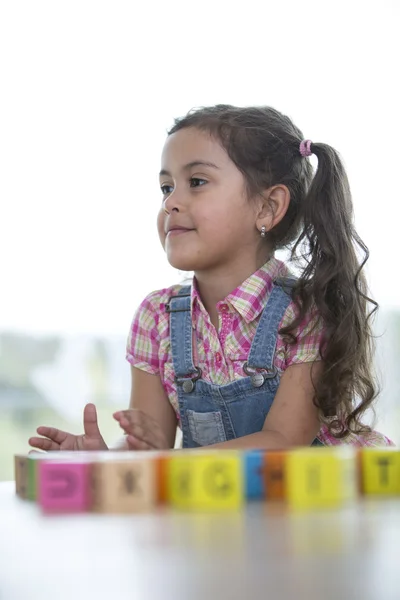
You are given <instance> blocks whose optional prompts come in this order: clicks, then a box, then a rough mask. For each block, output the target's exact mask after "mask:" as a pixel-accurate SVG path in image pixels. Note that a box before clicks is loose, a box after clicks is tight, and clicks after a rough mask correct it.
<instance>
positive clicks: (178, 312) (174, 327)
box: [166, 285, 197, 378]
mask: <svg viewBox="0 0 400 600" xmlns="http://www.w3.org/2000/svg"><path fill="white" fill-rule="evenodd" d="M190 300H191V286H190V285H187V286H184V287H182V288H181V289H180V290H179V292H178V294H177V295H176V296H171V297H170V299H169V303H168V304H167V305H166V311H167V312H168V313H170V339H171V351H172V362H173V364H174V371H175V377H178V378H179V377H187V376H188V375H193V374H194V373H197V369H196V367H195V366H194V364H193V350H192V332H193V328H192V313H191V308H190Z"/></svg>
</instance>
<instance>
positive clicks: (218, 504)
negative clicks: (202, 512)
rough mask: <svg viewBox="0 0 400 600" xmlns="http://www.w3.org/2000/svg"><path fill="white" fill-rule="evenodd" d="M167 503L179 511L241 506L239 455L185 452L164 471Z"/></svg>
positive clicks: (241, 478) (224, 508)
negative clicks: (165, 473)
mask: <svg viewBox="0 0 400 600" xmlns="http://www.w3.org/2000/svg"><path fill="white" fill-rule="evenodd" d="M167 488H168V500H169V502H170V504H172V506H175V507H176V508H180V509H188V510H190V509H194V510H199V509H223V510H226V509H236V508H239V507H240V506H241V505H242V503H243V497H244V477H243V458H242V456H241V455H240V454H239V453H236V452H231V451H227V450H224V451H219V452H215V453H214V452H212V453H211V452H210V453H208V452H207V453H206V452H205V451H201V452H198V453H196V452H194V453H191V452H189V451H186V452H184V453H182V454H179V453H177V456H175V457H172V458H171V460H170V461H168V467H167Z"/></svg>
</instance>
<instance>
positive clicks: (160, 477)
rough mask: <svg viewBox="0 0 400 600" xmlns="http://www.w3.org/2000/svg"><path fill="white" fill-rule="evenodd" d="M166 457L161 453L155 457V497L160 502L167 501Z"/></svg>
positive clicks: (164, 502)
mask: <svg viewBox="0 0 400 600" xmlns="http://www.w3.org/2000/svg"><path fill="white" fill-rule="evenodd" d="M168 460H169V459H168V457H167V456H166V455H164V456H163V455H161V456H160V457H159V458H156V459H155V461H156V473H157V499H158V502H159V503H160V504H166V503H167V501H168V479H167V463H168Z"/></svg>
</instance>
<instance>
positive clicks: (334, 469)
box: [286, 446, 357, 509]
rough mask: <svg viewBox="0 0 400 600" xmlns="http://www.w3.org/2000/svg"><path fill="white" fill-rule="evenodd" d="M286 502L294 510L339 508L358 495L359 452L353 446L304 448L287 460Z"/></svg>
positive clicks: (296, 451) (288, 454) (293, 453)
mask: <svg viewBox="0 0 400 600" xmlns="http://www.w3.org/2000/svg"><path fill="white" fill-rule="evenodd" d="M286 491H287V501H288V504H289V506H290V507H291V508H294V509H313V508H319V507H321V508H322V507H327V508H328V507H339V506H341V505H343V504H344V503H345V502H346V501H349V500H352V499H355V498H356V496H357V463H356V452H355V450H354V449H353V448H350V447H344V446H341V447H337V448H318V449H315V448H305V449H297V450H293V451H289V452H288V453H287V457H286Z"/></svg>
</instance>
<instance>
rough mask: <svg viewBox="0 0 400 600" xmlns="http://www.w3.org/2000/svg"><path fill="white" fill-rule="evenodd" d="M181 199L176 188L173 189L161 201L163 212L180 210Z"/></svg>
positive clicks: (168, 212)
mask: <svg viewBox="0 0 400 600" xmlns="http://www.w3.org/2000/svg"><path fill="white" fill-rule="evenodd" d="M182 205H183V203H182V200H181V199H180V198H179V194H177V190H176V189H175V190H174V191H173V192H172V194H170V195H169V196H167V198H165V200H164V202H163V208H164V212H165V213H166V214H167V215H169V214H170V213H172V212H173V211H175V212H180V211H181V210H182Z"/></svg>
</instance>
